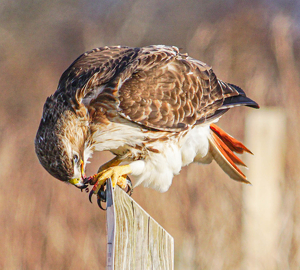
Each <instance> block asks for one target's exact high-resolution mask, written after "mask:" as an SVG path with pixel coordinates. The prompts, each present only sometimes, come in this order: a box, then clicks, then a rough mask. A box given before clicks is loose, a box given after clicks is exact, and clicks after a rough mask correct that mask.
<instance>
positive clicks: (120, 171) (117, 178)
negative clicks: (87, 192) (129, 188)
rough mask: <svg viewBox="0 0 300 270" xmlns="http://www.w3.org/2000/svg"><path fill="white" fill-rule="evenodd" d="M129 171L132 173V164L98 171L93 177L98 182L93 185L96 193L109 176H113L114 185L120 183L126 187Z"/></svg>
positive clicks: (119, 184) (122, 186)
mask: <svg viewBox="0 0 300 270" xmlns="http://www.w3.org/2000/svg"><path fill="white" fill-rule="evenodd" d="M129 173H131V168H130V165H120V166H114V167H109V168H107V169H104V170H103V171H101V172H99V173H97V174H96V175H94V176H93V179H95V180H96V183H95V184H94V187H93V192H94V194H97V193H98V192H99V190H100V188H101V187H102V186H103V185H104V183H105V182H106V180H107V179H108V178H111V181H112V186H113V187H115V186H116V185H118V186H120V187H121V188H126V185H127V182H126V177H127V174H129ZM93 182H94V181H93Z"/></svg>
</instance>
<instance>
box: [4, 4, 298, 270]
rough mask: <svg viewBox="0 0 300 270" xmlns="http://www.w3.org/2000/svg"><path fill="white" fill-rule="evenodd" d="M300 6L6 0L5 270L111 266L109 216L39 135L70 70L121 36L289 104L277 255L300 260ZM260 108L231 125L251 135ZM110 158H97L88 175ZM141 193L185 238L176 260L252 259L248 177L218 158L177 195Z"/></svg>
mask: <svg viewBox="0 0 300 270" xmlns="http://www.w3.org/2000/svg"><path fill="white" fill-rule="evenodd" d="M299 7H300V5H299V1H297V0H290V1H267V0H265V1H237V0H227V1H216V0H211V1H204V0H200V1H199V0H198V1H196V0H187V1H181V0H173V1H158V0H124V1H121V0H110V1H84V0H79V1H75V2H74V1H70V0H65V1H63V0H55V1H38V0H32V1H29V0H27V1H22V0H14V1H11V0H1V2H0V89H1V91H0V164H1V169H0V181H1V189H0V213H1V215H0V235H1V241H0V242H1V243H0V269H92V268H96V269H97V268H98V269H104V267H105V253H106V247H105V241H106V238H105V213H104V212H103V211H100V210H99V209H98V208H97V207H96V205H95V204H94V205H91V204H90V203H89V202H88V196H87V194H86V193H80V192H79V191H78V190H77V189H75V188H73V187H71V186H67V185H65V184H63V183H61V182H59V181H57V180H55V179H53V178H52V177H51V176H50V175H49V174H48V173H47V172H46V171H45V170H44V169H43V168H42V167H41V166H40V165H39V163H38V160H37V158H36V156H35V153H34V145H33V141H34V137H35V133H36V130H37V128H38V125H39V121H40V117H41V114H42V107H43V104H44V102H45V100H46V97H47V96H49V95H50V94H52V93H53V92H54V91H55V89H56V87H57V83H58V80H59V77H60V75H61V74H62V72H63V71H64V70H65V69H66V68H67V67H68V66H69V65H70V64H71V62H72V61H73V60H74V59H76V58H77V56H79V55H80V54H81V53H83V52H84V51H86V50H89V49H92V48H94V47H100V46H104V45H119V44H120V45H128V46H136V47H139V46H145V45H150V44H165V45H175V46H178V47H180V48H183V51H186V52H188V53H189V55H191V56H192V57H194V58H197V59H200V60H202V61H204V62H206V63H208V64H209V65H211V66H213V68H214V71H215V72H216V74H217V76H218V77H219V78H221V79H222V80H224V81H228V82H231V83H234V84H237V85H239V86H240V87H242V88H243V89H244V90H245V91H246V93H247V94H248V96H249V97H251V98H253V99H254V100H256V101H257V102H258V103H259V104H260V105H261V106H279V107H281V108H283V109H284V110H285V112H286V115H287V120H288V124H287V138H288V142H287V153H286V162H285V167H286V175H285V179H283V181H282V183H281V185H282V201H283V206H282V207H283V210H284V213H285V219H284V220H283V221H282V236H281V239H282V241H280V243H279V247H278V248H279V250H280V258H279V259H278V260H277V262H278V269H298V267H299V265H300V196H298V190H299V186H300V182H299V181H298V180H299V174H300V171H299V161H300V154H299V149H300V147H299V146H300V145H299V144H300V140H299V134H300V133H299V129H300V123H299V122H300V115H299V114H300V110H299V109H298V107H299V100H300V84H299V76H298V74H299V68H300V67H299V64H300V63H299V60H300V59H299V52H300V35H299V19H300V18H299V15H297V14H299V10H300V9H299ZM249 110H250V109H249V108H235V109H233V110H231V111H230V112H228V113H227V114H226V115H225V116H224V117H223V118H222V119H221V121H220V126H222V127H223V128H224V127H225V129H226V131H228V132H229V133H230V134H232V135H234V136H235V137H236V138H237V139H240V140H243V138H244V133H243V130H244V118H245V114H246V113H247V112H249ZM257 113H259V111H257ZM232 119H234V121H233V120H232ZM266 125H267V123H266ZM278 128H281V127H280V126H279V127H278ZM253 132H255V130H254V131H253ZM274 147H276V146H274ZM110 157H111V155H110V154H109V153H101V154H96V155H94V157H93V159H92V164H91V165H90V166H89V168H88V172H89V173H93V172H95V170H96V169H97V168H98V166H99V165H100V164H102V163H104V162H105V161H106V160H108V159H109V158H110ZM250 169H251V168H250ZM250 181H251V179H250ZM133 198H134V199H135V200H136V201H137V202H138V203H139V204H140V205H141V206H142V207H144V209H145V210H146V211H147V212H149V213H150V214H151V215H152V216H153V217H154V218H155V219H156V220H157V221H158V222H159V223H160V224H161V225H162V226H163V227H164V228H165V229H166V230H167V231H168V232H169V233H170V234H171V235H173V236H174V238H175V265H176V269H240V268H241V263H242V260H243V253H242V247H241V228H242V227H241V225H242V221H241V220H242V219H241V216H242V211H243V205H242V184H240V183H237V182H235V181H232V180H230V179H229V178H228V177H227V175H225V174H224V173H223V172H222V171H221V169H219V168H218V166H217V165H216V164H215V163H214V164H212V165H210V166H199V165H190V166H189V167H188V168H184V169H183V170H182V172H181V174H180V175H179V176H177V177H175V178H174V182H173V185H172V187H171V188H170V190H169V191H168V192H167V193H164V194H160V193H157V192H155V191H152V190H149V189H145V188H143V187H138V188H136V189H135V191H134V194H133ZM283 266H284V267H283ZM287 266H288V268H286V267H287Z"/></svg>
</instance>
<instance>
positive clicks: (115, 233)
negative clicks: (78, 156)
mask: <svg viewBox="0 0 300 270" xmlns="http://www.w3.org/2000/svg"><path fill="white" fill-rule="evenodd" d="M110 183H111V182H110V181H108V186H109V185H110ZM109 192H110V191H109V188H108V190H107V199H108V197H109V196H110V195H109ZM107 207H108V208H107V209H108V210H107V233H108V239H107V240H108V243H107V255H108V257H107V269H108V270H134V269H136V270H143V269H155V270H160V269H161V270H173V269H174V239H173V237H172V236H171V235H170V234H169V233H167V232H166V231H165V230H164V228H162V227H161V226H160V225H159V224H158V223H157V222H156V221H155V220H154V219H153V218H152V217H151V216H150V215H149V214H148V213H147V212H146V211H145V210H144V209H142V208H141V207H140V206H139V205H138V204H137V203H136V202H135V201H134V200H133V199H132V198H131V197H130V196H128V195H127V194H126V193H125V192H124V191H123V190H122V189H120V188H119V187H116V188H115V189H114V191H113V192H112V203H110V202H109V201H107ZM112 215H114V217H112Z"/></svg>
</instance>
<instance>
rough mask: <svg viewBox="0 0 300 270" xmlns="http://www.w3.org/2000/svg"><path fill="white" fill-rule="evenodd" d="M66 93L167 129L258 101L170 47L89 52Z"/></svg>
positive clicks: (65, 80)
mask: <svg viewBox="0 0 300 270" xmlns="http://www.w3.org/2000/svg"><path fill="white" fill-rule="evenodd" d="M62 92H64V93H65V94H67V95H68V96H69V97H70V99H71V102H72V104H73V106H75V107H78V106H79V107H80V105H81V104H84V105H85V106H87V107H88V106H90V105H91V104H94V105H97V106H99V107H101V108H102V109H103V108H104V110H107V111H108V110H110V109H115V111H116V112H117V113H118V114H119V116H121V117H124V118H126V119H128V120H130V121H132V122H135V123H138V124H140V125H142V126H144V127H147V128H152V129H157V130H164V131H180V130H182V129H186V128H188V127H189V126H192V125H195V124H200V123H203V122H205V121H207V120H213V119H214V118H217V117H219V116H220V115H221V114H223V113H224V112H226V111H227V110H228V108H229V107H230V106H231V105H232V106H234V105H233V104H234V103H237V104H236V105H239V104H242V103H243V102H244V103H245V104H244V105H247V106H253V107H255V106H256V104H254V103H251V102H250V103H249V104H246V102H247V98H246V95H245V93H244V92H243V91H242V90H241V89H240V88H238V87H236V86H234V85H231V84H226V83H224V82H222V81H220V80H218V79H217V78H216V76H215V74H214V72H213V71H212V69H211V68H210V67H209V66H207V65H206V64H205V63H203V62H201V61H198V60H195V59H193V58H191V57H189V56H187V55H186V54H181V53H180V52H179V50H178V48H176V47H169V46H148V47H143V48H130V47H120V46H114V47H103V48H97V49H94V50H92V51H89V52H86V53H84V54H82V55H81V56H80V57H79V58H77V59H76V60H75V61H74V62H73V64H72V65H71V66H70V67H69V68H68V69H67V70H66V71H65V72H64V74H63V75H62V77H61V79H60V82H59V86H58V89H57V91H56V93H55V95H56V96H58V95H60V94H62ZM235 97H236V98H238V97H239V101H238V102H237V101H236V100H235ZM226 100H227V102H226ZM225 105H226V106H225Z"/></svg>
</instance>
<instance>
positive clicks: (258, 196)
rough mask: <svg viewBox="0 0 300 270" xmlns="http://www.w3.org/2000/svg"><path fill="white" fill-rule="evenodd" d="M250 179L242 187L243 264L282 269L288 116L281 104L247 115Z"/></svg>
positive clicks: (244, 267)
mask: <svg viewBox="0 0 300 270" xmlns="http://www.w3.org/2000/svg"><path fill="white" fill-rule="evenodd" d="M245 142H246V145H247V147H249V149H251V151H253V153H254V156H249V157H247V160H246V164H247V165H248V166H249V168H250V170H249V171H247V175H248V177H249V181H250V182H251V183H252V185H253V186H249V185H245V186H244V187H243V204H244V212H243V234H242V244H243V257H244V259H243V267H242V269H245V270H248V269H249V270H250V269H257V270H259V269H280V267H279V263H280V262H279V260H280V256H279V239H280V233H281V222H282V214H281V213H282V208H281V207H282V191H281V183H282V181H284V164H285V163H284V160H285V155H284V153H285V143H286V118H285V114H284V111H283V110H282V109H279V108H263V109H260V111H257V112H255V113H250V114H249V115H248V117H247V118H246V140H245Z"/></svg>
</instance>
